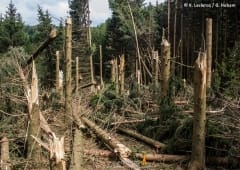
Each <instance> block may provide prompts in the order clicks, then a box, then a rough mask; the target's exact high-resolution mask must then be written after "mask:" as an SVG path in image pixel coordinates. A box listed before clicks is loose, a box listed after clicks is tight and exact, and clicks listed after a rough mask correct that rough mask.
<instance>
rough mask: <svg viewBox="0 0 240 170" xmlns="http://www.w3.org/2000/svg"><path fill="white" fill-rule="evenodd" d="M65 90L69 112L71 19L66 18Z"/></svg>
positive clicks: (70, 91)
mask: <svg viewBox="0 0 240 170" xmlns="http://www.w3.org/2000/svg"><path fill="white" fill-rule="evenodd" d="M65 41H66V43H65V44H66V90H65V112H66V113H67V114H69V113H70V112H71V95H72V85H71V81H72V78H71V74H72V63H71V61H72V19H71V18H67V19H66V40H65Z"/></svg>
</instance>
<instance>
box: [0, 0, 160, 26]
mask: <svg viewBox="0 0 240 170" xmlns="http://www.w3.org/2000/svg"><path fill="white" fill-rule="evenodd" d="M156 1H157V0H146V3H148V2H151V3H152V4H156ZM158 1H159V2H161V1H163V0H158ZM9 2H10V0H1V2H0V14H3V15H4V14H5V12H6V10H7V7H8V4H9ZM12 2H13V3H14V4H15V7H16V8H17V12H19V13H20V14H21V16H22V18H23V21H24V22H25V24H28V25H36V24H37V22H38V21H37V6H38V5H40V6H41V7H42V8H43V10H44V11H45V10H48V11H49V13H50V14H51V16H52V18H53V23H54V24H56V25H58V23H59V19H60V18H63V19H65V18H66V17H67V16H68V11H69V9H68V0H12ZM110 16H111V11H110V9H109V7H108V0H90V17H91V21H92V26H96V25H99V24H100V23H103V22H104V21H105V20H106V19H107V18H109V17H110Z"/></svg>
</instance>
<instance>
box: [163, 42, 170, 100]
mask: <svg viewBox="0 0 240 170" xmlns="http://www.w3.org/2000/svg"><path fill="white" fill-rule="evenodd" d="M161 56H162V57H163V60H162V63H161V68H162V69H161V70H162V76H161V78H162V83H161V97H162V98H164V97H166V96H167V93H168V88H169V87H168V86H169V78H170V44H169V43H168V41H167V40H166V39H163V40H162V43H161Z"/></svg>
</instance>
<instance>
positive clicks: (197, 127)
mask: <svg viewBox="0 0 240 170" xmlns="http://www.w3.org/2000/svg"><path fill="white" fill-rule="evenodd" d="M206 69H207V63H206V53H205V52H204V53H200V52H199V54H198V58H197V60H196V62H195V66H194V117H193V136H192V155H191V161H190V164H189V169H190V170H195V169H205V124H206Z"/></svg>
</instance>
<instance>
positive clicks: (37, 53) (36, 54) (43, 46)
mask: <svg viewBox="0 0 240 170" xmlns="http://www.w3.org/2000/svg"><path fill="white" fill-rule="evenodd" d="M56 37H57V29H55V28H54V29H52V30H51V32H50V34H49V36H48V38H47V39H46V40H45V41H44V42H43V43H42V44H41V45H40V46H39V47H38V49H37V50H36V51H35V52H34V53H33V54H32V56H31V57H30V58H29V59H28V61H27V65H29V64H31V63H32V61H33V60H35V59H36V58H37V57H38V55H39V54H40V53H41V52H42V51H43V50H44V49H45V48H46V47H47V46H48V45H49V44H50V43H51V42H52V41H53V40H54V39H55V38H56Z"/></svg>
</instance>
